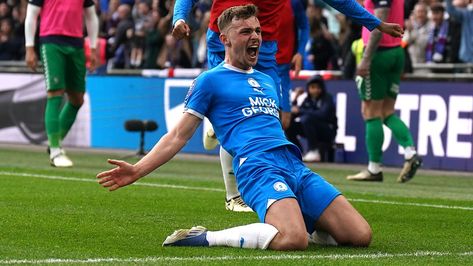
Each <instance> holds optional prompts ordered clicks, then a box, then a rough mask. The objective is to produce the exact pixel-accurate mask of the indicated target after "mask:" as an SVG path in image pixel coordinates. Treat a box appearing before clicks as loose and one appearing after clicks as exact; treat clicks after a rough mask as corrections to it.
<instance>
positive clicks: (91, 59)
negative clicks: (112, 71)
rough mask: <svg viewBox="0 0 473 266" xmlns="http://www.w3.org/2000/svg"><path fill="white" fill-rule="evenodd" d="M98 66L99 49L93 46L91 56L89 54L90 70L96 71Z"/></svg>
mask: <svg viewBox="0 0 473 266" xmlns="http://www.w3.org/2000/svg"><path fill="white" fill-rule="evenodd" d="M96 68H97V49H96V48H91V49H90V56H89V71H90V72H94V71H95V69H96Z"/></svg>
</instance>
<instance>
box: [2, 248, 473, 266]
mask: <svg viewBox="0 0 473 266" xmlns="http://www.w3.org/2000/svg"><path fill="white" fill-rule="evenodd" d="M445 256H455V257H471V256H473V251H468V252H462V253H452V252H438V251H417V252H413V253H397V254H396V253H394V254H390V253H373V254H332V255H290V254H281V255H268V256H216V257H210V256H201V257H146V258H88V259H58V258H50V259H38V260H31V259H8V260H0V264H10V265H11V264H78V263H81V264H95V263H146V262H148V263H149V262H176V261H190V262H192V261H194V262H195V261H202V262H204V261H232V260H245V261H248V260H263V261H268V260H296V259H309V260H315V259H318V260H320V259H327V260H352V259H372V260H374V259H384V258H402V257H445Z"/></svg>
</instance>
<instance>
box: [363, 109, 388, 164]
mask: <svg viewBox="0 0 473 266" xmlns="http://www.w3.org/2000/svg"><path fill="white" fill-rule="evenodd" d="M365 130H366V132H365V138H366V149H367V150H368V157H369V160H370V162H375V163H380V162H381V157H382V154H383V151H382V147H383V141H384V132H383V123H382V122H381V118H379V117H376V118H372V119H368V120H366V121H365Z"/></svg>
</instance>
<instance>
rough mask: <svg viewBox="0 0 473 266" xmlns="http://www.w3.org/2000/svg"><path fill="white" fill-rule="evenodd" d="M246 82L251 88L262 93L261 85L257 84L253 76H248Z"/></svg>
mask: <svg viewBox="0 0 473 266" xmlns="http://www.w3.org/2000/svg"><path fill="white" fill-rule="evenodd" d="M248 84H250V86H251V87H252V88H253V90H254V91H256V92H259V93H261V94H264V92H263V87H261V85H259V83H258V81H256V80H255V79H254V78H249V79H248Z"/></svg>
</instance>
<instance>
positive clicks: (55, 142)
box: [25, 0, 98, 167]
mask: <svg viewBox="0 0 473 266" xmlns="http://www.w3.org/2000/svg"><path fill="white" fill-rule="evenodd" d="M38 16H39V17H41V22H40V25H39V43H40V51H41V61H42V62H43V68H44V76H45V80H46V88H47V90H48V92H47V102H46V110H45V117H44V122H45V127H46V133H47V136H48V152H49V159H50V164H51V166H54V167H71V166H73V163H72V161H71V160H70V159H69V158H68V157H67V156H66V153H65V152H64V149H62V147H61V141H62V140H63V139H64V138H65V136H66V135H67V133H68V132H69V130H70V128H71V127H72V124H73V123H74V121H75V119H76V116H77V113H78V111H79V108H80V107H81V106H82V104H83V102H84V93H85V74H86V73H85V72H86V71H85V55H84V38H83V29H82V27H83V17H85V25H86V27H87V32H88V37H89V39H90V49H91V53H90V58H89V59H90V70H91V71H93V70H94V69H95V64H96V61H97V59H96V42H97V35H98V18H97V15H96V13H95V5H94V2H93V1H92V0H74V1H64V0H29V1H28V7H27V10H26V19H25V46H26V56H25V61H26V64H27V65H28V67H30V68H31V69H32V70H33V71H36V66H37V58H36V52H35V34H36V26H37V25H36V24H37V19H38ZM64 93H66V94H67V101H66V103H65V104H64V105H63V104H62V102H63V97H64Z"/></svg>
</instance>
